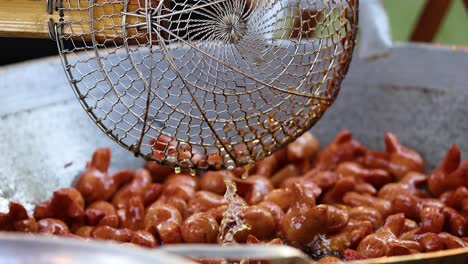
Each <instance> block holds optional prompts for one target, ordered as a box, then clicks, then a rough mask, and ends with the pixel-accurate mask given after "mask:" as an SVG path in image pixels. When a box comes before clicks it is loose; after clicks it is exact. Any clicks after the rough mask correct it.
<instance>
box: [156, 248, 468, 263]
mask: <svg viewBox="0 0 468 264" xmlns="http://www.w3.org/2000/svg"><path fill="white" fill-rule="evenodd" d="M162 250H163V251H165V252H167V253H171V254H173V255H177V256H187V257H188V256H190V257H194V258H201V259H217V258H225V259H234V260H236V259H239V256H242V257H243V258H245V259H251V260H268V261H269V262H270V263H271V264H285V263H291V264H293V263H294V264H307V263H313V262H314V261H313V260H311V259H310V258H308V256H307V255H305V254H304V253H302V252H301V251H300V250H297V249H295V248H292V247H287V246H277V245H268V246H265V245H263V246H262V245H239V246H230V247H221V246H210V245H180V246H168V247H163V248H162ZM346 263H347V264H358V263H359V264H378V263H385V264H417V263H426V264H444V263H450V264H466V263H468V248H457V249H451V250H444V251H438V252H431V253H422V254H413V255H409V256H396V257H384V258H375V259H369V260H359V261H350V262H346Z"/></svg>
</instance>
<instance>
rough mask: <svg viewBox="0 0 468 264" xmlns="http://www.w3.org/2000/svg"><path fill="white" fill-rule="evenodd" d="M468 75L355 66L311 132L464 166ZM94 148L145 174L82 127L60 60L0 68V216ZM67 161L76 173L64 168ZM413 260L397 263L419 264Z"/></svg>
mask: <svg viewBox="0 0 468 264" xmlns="http://www.w3.org/2000/svg"><path fill="white" fill-rule="evenodd" d="M466 69H468V52H466V51H461V50H458V51H456V50H452V49H450V48H434V47H432V46H425V45H399V46H396V47H394V48H393V49H392V50H391V53H390V55H389V56H387V57H383V58H380V59H378V60H375V61H361V60H355V61H353V63H352V65H351V67H350V72H349V75H348V78H347V79H346V81H345V82H344V83H343V88H342V90H341V95H340V96H339V97H338V100H337V101H336V103H335V104H334V105H333V107H331V109H330V110H329V111H328V112H327V114H326V115H325V116H324V117H323V118H322V119H321V121H320V122H319V123H318V124H317V126H316V127H314V128H313V130H312V131H313V132H314V133H316V134H317V135H318V137H319V139H320V140H321V143H322V144H325V143H328V142H329V141H330V140H331V138H332V137H334V136H335V135H336V133H337V132H338V131H340V130H342V129H350V130H352V131H353V133H354V135H355V137H356V138H358V139H359V140H361V141H363V142H364V143H365V144H366V145H368V146H369V147H372V148H382V147H383V133H384V132H385V131H392V132H395V133H396V134H397V135H398V136H399V137H400V138H401V140H402V142H403V143H404V144H406V145H409V146H410V147H412V148H414V149H416V150H418V151H419V152H420V153H422V155H423V156H424V158H425V159H426V160H427V163H428V168H433V167H434V166H436V165H437V164H438V163H439V162H440V161H441V160H442V157H443V155H444V154H445V151H446V150H447V148H448V147H449V146H450V145H451V144H452V143H456V144H458V145H459V146H460V147H461V149H462V152H463V157H464V158H465V159H466V158H467V157H468V133H466V131H468V122H467V118H466V114H467V113H468V104H467V103H466V102H467V101H468V90H467V89H466V85H467V83H468V75H467V74H466ZM49 138H52V139H53V140H46V139H49ZM97 147H111V149H112V151H113V152H112V153H113V155H114V158H113V162H112V163H111V170H112V171H115V170H118V169H122V168H126V167H133V168H137V167H140V166H141V165H142V161H141V160H140V159H136V158H134V157H133V156H132V155H131V154H130V153H129V152H127V151H125V150H123V149H122V148H120V147H119V146H118V145H117V144H116V143H115V142H113V141H112V140H110V139H108V138H106V137H102V133H101V131H100V130H99V129H98V128H97V127H96V126H95V125H94V124H93V122H92V121H91V120H89V119H88V118H86V114H85V113H84V112H83V111H82V109H81V108H80V106H79V105H78V103H77V102H76V99H75V98H74V95H73V92H72V91H71V89H70V88H69V86H68V83H67V80H66V78H65V77H64V76H63V74H62V70H61V69H60V60H59V59H58V58H50V59H47V60H39V61H34V62H29V63H24V64H19V65H14V66H8V67H3V68H0V182H1V183H2V184H0V211H5V210H6V209H7V202H8V201H9V200H16V201H19V202H21V203H25V204H27V205H29V206H28V207H29V208H30V209H31V208H32V206H33V204H34V203H37V202H40V201H43V200H46V199H48V198H49V197H50V195H51V192H52V191H53V190H55V189H57V188H59V187H62V186H69V185H70V184H71V182H72V181H73V179H74V177H76V175H77V174H78V173H79V172H80V171H81V170H82V169H83V168H84V165H85V162H86V161H87V160H89V158H90V156H91V154H92V152H93V151H94V149H96V148H97ZM69 162H73V164H72V165H70V166H65V165H67V163H69ZM454 254H455V253H454V252H449V251H442V252H438V253H437V254H436V253H433V254H426V255H424V256H425V257H431V258H432V259H433V260H431V261H434V262H427V261H428V260H424V263H452V261H455V260H456V259H459V260H460V259H461V260H462V261H464V260H466V258H467V256H468V254H467V253H463V254H462V255H456V256H455V255H454ZM452 255H453V256H452ZM435 256H439V257H440V259H439V260H436V259H435V258H434V257H435ZM418 257H420V256H418ZM411 259H412V256H406V257H401V258H399V259H397V262H395V263H417V262H416V261H417V260H411ZM405 261H406V262H405ZM453 263H464V262H453ZM465 263H466V262H465Z"/></svg>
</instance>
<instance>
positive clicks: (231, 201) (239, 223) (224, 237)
mask: <svg viewBox="0 0 468 264" xmlns="http://www.w3.org/2000/svg"><path fill="white" fill-rule="evenodd" d="M224 183H225V184H226V193H225V194H224V198H225V199H226V200H227V201H228V207H227V209H226V211H224V213H223V220H222V221H221V226H220V230H219V231H220V232H219V234H220V235H219V238H218V243H219V244H221V245H222V246H228V245H234V244H236V241H235V238H234V236H235V234H236V233H238V232H240V231H243V230H246V229H249V226H247V224H246V223H245V221H244V219H242V217H240V215H239V213H240V212H241V211H243V210H244V209H245V208H246V207H247V204H246V203H245V202H244V201H243V200H242V199H240V197H239V196H238V195H237V194H236V192H237V186H236V183H235V182H233V181H232V179H231V177H230V176H229V174H228V173H227V172H226V173H225V174H224Z"/></svg>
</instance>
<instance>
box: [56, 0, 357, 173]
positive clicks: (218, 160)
mask: <svg viewBox="0 0 468 264" xmlns="http://www.w3.org/2000/svg"><path fill="white" fill-rule="evenodd" d="M110 1H111V2H109V4H112V5H115V4H116V3H117V4H118V3H120V2H122V1H116V0H110ZM186 1H188V0H186ZM257 1H260V0H257ZM281 1H283V2H284V1H293V0H279V1H274V2H275V3H279V2H281ZM298 1H299V0H298ZM302 1H305V0H302ZM317 1H319V0H317ZM317 1H312V0H308V1H307V2H313V3H314V4H315V5H317V3H316V2H317ZM328 1H329V0H323V1H322V4H323V5H325V2H326V3H328V4H329V5H330V3H329V2H328ZM340 1H341V2H343V3H345V4H346V5H347V6H346V7H343V9H342V10H341V9H340V10H341V11H342V12H343V14H344V15H345V17H344V18H345V20H346V21H345V22H344V25H345V31H346V32H345V35H344V36H342V37H341V38H340V39H339V44H341V45H343V47H344V48H343V50H342V52H341V54H340V56H336V57H333V58H332V60H333V62H332V63H334V62H335V60H339V67H338V69H337V70H336V71H337V72H338V74H337V75H336V76H334V78H333V79H332V80H328V81H329V83H328V86H331V90H332V91H331V94H330V97H329V98H325V99H324V98H323V97H322V98H321V99H319V100H321V101H322V105H320V104H318V109H319V110H315V111H314V112H313V114H312V115H313V117H311V115H310V114H309V115H306V116H305V117H304V118H303V119H304V120H302V121H298V122H301V124H300V126H294V127H293V128H294V131H293V132H292V133H290V134H286V133H285V136H284V138H283V139H282V140H280V141H276V139H272V141H275V143H274V144H270V145H269V147H268V149H265V143H264V142H263V141H262V142H261V143H262V144H261V145H262V146H261V150H260V151H256V150H253V149H254V148H256V146H255V145H259V144H258V143H260V140H258V139H255V140H253V141H252V140H250V141H249V142H250V143H252V142H253V143H255V141H257V144H251V145H250V146H249V145H248V144H247V143H245V144H244V145H241V147H240V148H242V150H241V151H240V152H239V151H237V150H236V149H235V148H236V147H238V146H239V145H240V144H238V145H237V146H236V145H233V144H230V143H231V142H227V144H226V142H222V141H221V140H220V137H219V135H216V133H215V132H216V131H215V130H213V133H214V134H215V137H217V141H216V142H214V141H213V142H212V143H213V145H215V144H214V143H217V146H215V148H216V151H214V152H213V151H212V152H209V150H207V149H208V148H209V147H210V146H209V144H204V145H203V146H204V147H203V148H202V151H200V148H196V147H197V146H195V148H192V147H193V146H194V145H193V144H192V143H193V142H190V139H189V140H187V141H188V144H183V140H178V139H179V138H177V134H178V131H175V133H173V134H176V136H175V138H174V137H172V138H171V133H168V132H167V131H163V129H164V128H160V129H161V130H160V131H159V133H158V134H155V135H148V134H149V133H147V132H148V131H146V132H145V129H147V127H146V122H147V121H148V118H149V116H150V114H149V111H150V110H149V108H150V104H149V103H150V101H152V100H149V98H151V96H153V97H156V95H154V94H156V92H154V94H151V93H152V91H153V89H156V88H157V89H160V88H159V86H158V87H156V88H154V87H153V86H151V80H152V77H153V76H152V74H153V70H154V68H157V67H158V65H157V63H155V65H152V63H153V62H151V67H150V69H151V71H150V74H151V75H150V77H151V78H150V89H147V90H148V91H149V93H148V96H147V97H146V100H145V101H146V103H147V104H146V107H147V109H146V110H145V113H144V114H143V116H144V122H143V128H142V129H140V130H138V129H136V131H137V132H139V133H140V134H141V137H139V138H133V140H130V141H129V140H128V135H127V132H128V131H127V132H125V133H124V136H122V135H121V134H119V133H118V131H116V130H117V126H116V124H115V122H111V123H109V122H106V121H108V120H106V119H107V118H109V116H110V113H104V115H102V114H101V115H100V114H99V113H98V110H99V107H98V104H99V103H100V102H102V101H104V100H107V98H105V96H103V97H102V99H101V100H102V101H99V100H96V101H95V102H94V103H95V104H94V105H93V104H92V102H90V101H89V97H90V91H91V89H88V91H86V89H85V90H84V91H83V88H80V82H81V83H84V81H83V79H85V78H88V77H90V76H93V75H94V74H95V72H93V71H92V70H90V72H88V73H84V74H81V76H80V74H77V72H78V73H80V69H78V66H79V64H80V63H84V64H91V63H90V62H89V61H92V60H94V59H96V58H97V59H96V60H97V62H96V63H97V65H99V67H100V68H101V70H102V72H104V73H105V74H103V75H107V74H108V73H109V72H106V69H105V68H106V67H107V66H106V65H104V63H103V62H102V61H100V60H101V59H102V58H101V57H100V54H99V52H100V50H102V49H103V48H104V49H106V50H107V53H105V54H106V57H105V58H106V60H109V61H110V60H111V59H109V57H107V56H109V55H108V54H112V55H113V56H115V57H117V58H119V55H121V54H118V52H116V51H115V50H119V49H124V51H125V52H127V55H128V57H127V59H128V58H130V60H129V61H131V63H132V65H133V66H134V67H137V65H136V64H135V62H134V60H135V57H136V55H135V54H136V52H139V51H140V50H139V49H140V48H142V47H144V46H145V45H146V44H145V45H143V44H141V43H139V40H138V38H141V36H142V35H141V34H142V33H141V32H137V35H138V34H139V35H138V36H137V37H135V38H134V39H131V40H132V41H133V42H136V43H137V44H136V47H134V46H131V45H129V43H130V42H131V41H127V40H129V39H127V40H126V41H125V42H124V45H122V46H119V45H117V44H116V43H117V42H116V40H115V39H113V40H112V41H111V42H113V43H114V44H115V45H114V47H113V50H114V51H113V50H111V51H109V50H108V48H107V47H105V45H103V43H102V42H100V41H98V40H97V39H96V36H97V35H96V34H97V33H96V31H93V30H94V29H93V27H94V22H95V21H94V20H95V19H91V20H90V21H87V20H86V19H83V21H82V22H81V23H83V22H87V23H90V30H91V33H90V35H91V45H90V46H88V44H84V48H77V47H76V46H75V43H74V42H73V41H72V39H73V37H76V36H73V33H66V30H64V28H66V27H70V28H69V30H70V31H71V32H73V25H74V23H77V24H79V23H80V22H70V21H66V20H64V19H62V20H61V21H60V22H59V23H57V24H56V25H55V33H56V41H57V45H58V48H59V52H60V55H61V56H60V57H61V60H62V64H63V65H64V68H65V71H66V74H67V77H68V79H69V82H70V84H71V85H72V88H73V90H74V92H75V94H76V96H77V97H78V99H79V102H80V103H81V105H82V106H83V108H84V109H85V111H86V113H87V114H88V115H89V116H90V117H91V119H92V120H93V121H94V122H95V123H96V124H97V126H98V127H99V128H100V129H101V130H102V131H103V132H104V133H105V134H106V135H108V136H109V137H110V138H112V139H113V140H114V141H116V142H117V143H118V144H119V145H121V146H122V147H124V148H126V149H128V150H130V151H132V152H133V153H134V154H135V156H140V157H142V158H144V159H146V160H150V161H156V162H157V163H159V164H162V165H168V166H172V167H180V168H184V169H201V170H212V169H215V170H217V169H226V168H227V169H232V168H234V167H238V166H243V165H246V164H248V163H251V162H253V161H256V160H260V159H262V158H264V157H266V156H269V155H271V154H272V153H274V152H275V151H277V150H279V149H281V148H282V147H284V146H285V145H287V144H288V143H290V142H292V141H294V140H295V139H296V138H297V137H298V136H300V135H301V134H303V133H304V132H306V131H308V130H309V129H310V128H311V127H312V126H313V125H314V124H315V123H316V122H317V121H318V120H319V119H320V117H321V116H322V115H323V114H324V112H325V110H326V109H327V108H328V107H329V106H330V105H331V104H332V103H333V101H334V99H335V98H336V96H337V95H338V93H339V87H340V85H341V82H342V80H343V78H344V76H345V75H346V73H347V71H348V68H349V64H350V62H351V58H352V53H353V50H354V47H355V39H356V31H357V24H358V5H359V4H358V0H340ZM63 2H67V1H63ZM140 2H145V6H144V8H140V9H138V10H137V11H136V12H140V13H139V15H142V14H144V15H146V17H148V18H149V17H150V15H149V14H150V13H151V12H153V13H152V14H153V15H154V16H157V15H159V17H163V16H166V17H170V16H171V14H161V12H162V11H161V6H162V5H164V2H170V0H165V1H161V2H159V5H158V6H157V8H156V9H151V10H150V8H151V4H152V1H148V0H146V1H143V0H141V1H140ZM140 2H139V4H140ZM198 2H200V1H198ZM215 2H230V0H220V1H215ZM241 2H243V3H244V2H246V0H244V1H241ZM128 3H129V0H125V1H123V2H122V11H121V13H120V14H115V16H116V17H119V16H123V19H124V21H125V22H124V23H123V25H122V32H123V33H122V34H124V36H123V37H124V39H126V38H127V36H126V35H125V34H127V33H126V32H127V28H126V27H129V28H130V26H129V25H128V23H127V21H126V20H125V19H126V17H127V16H128V15H129V14H130V12H128V10H127V4H128ZM161 3H162V4H161ZM333 3H336V1H333ZM343 3H342V4H343ZM103 5H104V4H101V6H95V5H94V4H93V5H92V6H88V7H86V6H83V7H80V8H71V7H70V5H68V7H66V5H64V4H63V3H62V5H61V6H58V7H57V9H58V10H59V11H60V13H61V16H62V17H65V18H66V16H67V12H72V11H76V10H77V9H79V10H84V9H86V10H87V12H88V14H89V17H94V14H93V9H94V8H95V7H101V8H102V6H103ZM176 5H177V4H176ZM281 5H282V4H281ZM343 5H344V4H343ZM269 7H274V6H273V5H270V6H269ZM287 7H288V8H289V7H290V6H287ZM249 8H250V7H249ZM281 8H283V7H282V6H281ZM157 10H159V11H157ZM249 10H250V9H249ZM281 11H283V10H281ZM321 11H322V12H325V11H326V9H323V10H321ZM332 11H334V9H332ZM101 12H102V11H101ZM156 12H159V13H157V14H156ZM252 12H253V11H252ZM349 12H351V13H349ZM175 13H177V12H175ZM179 13H180V12H179ZM330 14H331V13H330ZM106 18H107V17H105V16H103V17H101V19H106ZM138 19H140V18H138ZM159 19H161V18H159ZM294 19H296V18H294ZM309 19H311V18H309ZM325 19H327V15H326V16H325ZM112 20H114V18H112ZM138 21H139V20H138ZM300 21H301V22H303V21H302V18H301V20H300ZM146 22H147V23H146V24H147V26H146V29H147V28H151V25H150V24H153V23H156V22H155V21H153V20H151V19H150V20H149V21H146ZM157 22H161V21H157ZM166 23H167V21H166ZM171 23H172V22H171ZM140 24H141V23H140ZM140 27H141V25H140ZM348 27H349V28H348ZM143 29H145V27H144V26H143ZM341 29H343V28H340V30H341ZM139 30H141V28H139ZM275 30H277V29H275ZM314 30H315V28H314ZM152 31H154V30H149V32H150V33H149V37H150V39H151V40H152V41H149V42H150V45H149V46H150V52H149V54H148V56H149V57H150V58H151V59H150V61H153V56H154V54H153V53H155V52H154V50H153V49H154V48H155V47H153V46H152V43H153V42H154V41H156V42H158V44H159V45H160V46H163V48H161V49H162V51H161V50H158V51H159V53H162V56H163V59H164V60H165V62H166V64H169V66H167V67H168V68H171V66H172V67H173V68H174V67H177V65H175V63H173V61H172V59H171V58H168V57H170V56H167V54H170V55H172V54H171V53H170V52H171V51H173V50H174V49H179V50H182V49H183V48H187V46H188V45H193V46H192V47H197V45H198V44H199V43H200V42H201V41H200V42H198V43H197V42H194V41H192V40H188V41H187V40H185V42H184V40H183V39H179V40H178V41H179V42H181V41H182V42H183V44H185V47H183V46H184V45H179V46H181V47H183V48H179V47H177V45H178V44H177V43H165V42H169V41H167V40H166V39H163V40H162V41H160V40H153V37H152V35H151V32H152ZM300 34H302V33H300ZM158 36H159V37H161V33H158ZM88 37H89V36H88ZM332 37H334V36H332ZM324 38H325V37H321V38H319V41H320V48H321V45H322V44H323V43H322V41H323V39H324ZM147 40H148V39H147ZM300 40H302V39H300ZM83 41H84V42H85V40H84V39H83ZM281 41H283V40H281ZM70 42H72V45H73V49H77V50H80V49H81V51H83V52H82V54H83V53H87V52H94V55H95V56H96V57H90V58H88V59H87V60H84V62H83V61H80V58H79V56H78V55H77V54H75V50H73V49H72V50H70V49H69V48H67V45H68V46H69V45H70ZM104 42H107V39H106V40H105V41H104ZM332 42H334V40H332ZM130 44H132V43H130ZM179 44H180V43H179ZM224 44H225V43H224ZM231 44H233V43H231ZM218 45H219V43H218ZM233 45H235V44H233ZM335 45H336V46H337V45H338V44H335ZM111 46H112V45H111ZM122 47H123V48H122ZM174 47H176V48H174ZM132 48H136V49H135V50H132ZM156 49H157V48H156ZM296 49H297V47H296ZM336 50H337V47H335V52H336ZM120 51H122V50H120ZM176 51H177V50H176ZM320 51H322V50H319V51H314V53H315V52H317V54H320ZM132 53H133V54H132ZM138 54H139V53H138ZM155 54H156V53H155ZM174 54H175V53H174ZM142 56H143V57H144V56H145V55H144V54H143V55H142ZM303 56H304V55H303ZM317 56H318V55H316V58H317ZM161 61H162V60H160V62H161ZM314 63H315V62H314ZM332 63H331V64H330V68H332V67H331V66H332ZM110 64H112V62H110ZM141 64H144V61H143V62H142V63H141ZM171 64H172V65H171ZM314 65H315V64H312V66H311V68H310V71H312V70H313V69H312V68H313V67H314ZM86 66H89V65H86ZM289 66H290V65H288V67H289ZM89 67H90V68H91V66H89ZM112 67H114V66H112ZM174 69H176V68H174ZM177 69H178V70H180V68H177ZM333 70H335V69H334V68H333ZM136 72H139V70H136ZM324 72H325V70H324ZM139 74H140V79H141V81H142V83H144V80H143V77H142V76H141V75H142V74H141V72H139ZM334 74H336V72H334ZM326 75H328V71H327V73H326ZM180 76H181V75H180ZM76 77H79V78H76ZM80 78H81V79H80ZM93 78H96V77H93ZM103 78H104V79H106V80H101V79H97V78H96V81H97V82H105V81H107V82H108V83H109V84H111V81H110V80H109V76H108V75H107V76H104V77H103ZM181 79H183V78H182V77H181ZM137 80H138V79H136V80H132V82H135V81H137ZM118 81H120V79H119V80H118ZM208 82H209V81H208ZM158 84H159V83H158ZM132 85H133V83H132ZM322 85H323V84H322ZM85 86H86V85H85ZM110 86H112V85H110ZM96 87H97V86H95V87H94V88H96ZM131 88H133V87H131ZM164 88H167V93H170V90H171V89H169V88H172V89H173V87H172V86H169V87H163V88H162V89H164ZM195 88H197V87H195ZM96 89H97V88H96ZM135 89H136V88H135ZM328 89H330V87H328ZM111 90H113V91H115V90H116V88H115V87H111ZM145 91H146V90H143V92H145ZM143 92H142V93H143ZM103 93H104V94H106V92H103ZM126 93H127V91H125V92H124V94H125V95H127V94H126ZM140 96H141V94H140ZM194 98H195V97H194ZM314 100H315V99H314ZM323 100H326V101H323ZM135 101H136V100H135ZM116 102H117V103H115V104H114V105H113V106H112V108H114V106H115V105H117V104H118V103H121V98H119V99H118V100H117V101H116ZM196 104H197V103H196ZM311 104H312V103H311V100H309V103H308V104H305V107H310V106H311ZM135 105H136V103H133V105H132V106H135ZM197 105H198V104H197ZM199 110H204V109H202V108H200V109H199ZM112 111H113V110H112ZM302 111H303V110H302ZM129 112H132V110H129V109H127V112H126V113H123V114H128V113H129ZM141 116H142V115H141V114H140V117H141ZM202 116H203V117H205V116H204V115H203V114H202ZM153 118H154V119H156V118H157V116H156V115H154V116H153ZM169 118H170V117H169ZM169 118H168V119H169ZM299 119H301V117H300V118H299ZM111 120H112V119H111ZM122 120H123V117H122ZM297 120H298V118H297V117H296V119H295V120H293V121H295V122H296V121H297ZM140 121H141V120H140ZM153 121H155V120H153ZM156 121H157V120H156ZM204 121H208V122H206V123H207V124H210V121H209V119H208V118H206V119H205V120H204ZM166 122H167V120H166ZM263 122H266V121H265V120H264V121H263ZM112 123H114V124H112ZM162 123H164V124H165V122H162ZM244 123H245V124H248V122H247V121H246V122H244ZM137 124H138V123H135V124H133V126H132V125H130V126H131V127H132V128H130V129H133V128H135V127H136V126H137ZM212 125H213V124H211V125H209V126H210V127H211V126H212ZM280 126H281V125H280ZM149 127H150V128H153V126H152V125H149ZM177 128H178V127H177ZM177 128H176V130H177ZM189 129H190V128H189ZM281 130H283V132H284V128H283V126H281ZM236 132H238V133H237V134H239V131H236ZM173 134H172V135H173ZM254 134H255V133H254ZM161 135H162V136H165V137H166V138H168V140H166V141H158V142H156V143H152V144H150V145H148V144H147V143H145V142H149V140H151V139H157V140H159V139H160V137H159V136H161ZM242 138H243V139H244V137H243V136H242ZM272 138H273V136H272ZM200 139H202V137H201V132H200ZM176 140H177V141H176ZM181 142H182V143H181ZM242 142H246V141H242ZM173 143H174V145H173ZM220 143H221V144H220ZM238 143H239V142H238ZM158 144H159V148H163V149H158V146H157V145H158ZM142 147H144V148H145V149H142ZM181 149H182V151H181ZM186 150H189V152H190V155H189V156H187V153H186V152H187V151H186ZM242 152H248V155H244V154H239V153H242ZM155 153H156V155H154V154H155ZM253 153H254V154H255V155H252V154H253ZM233 154H234V155H233ZM211 155H214V156H213V157H214V160H215V161H210V157H211ZM216 155H217V156H216ZM241 155H242V157H243V158H239V157H241ZM181 156H182V158H181ZM244 157H247V158H248V159H247V158H244ZM170 158H172V159H170ZM197 159H198V160H197Z"/></svg>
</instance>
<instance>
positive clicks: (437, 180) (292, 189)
mask: <svg viewBox="0 0 468 264" xmlns="http://www.w3.org/2000/svg"><path fill="white" fill-rule="evenodd" d="M385 145H386V147H385V150H384V151H376V150H371V149H367V148H366V147H365V146H364V145H363V144H362V143H360V142H359V141H357V140H355V139H353V137H352V134H351V132H349V131H343V132H341V133H340V134H339V135H338V136H337V137H336V138H335V139H334V141H333V142H332V143H331V144H330V145H328V146H326V147H325V148H323V149H322V150H320V149H319V144H318V141H317V140H316V138H315V137H314V136H313V135H312V134H310V133H306V134H304V135H303V136H301V137H300V138H298V139H297V140H296V141H295V142H293V143H291V144H289V145H288V146H287V147H285V148H284V149H282V150H280V151H278V152H276V153H275V154H273V155H272V156H270V157H268V158H265V159H263V160H261V161H259V162H257V163H256V164H255V165H254V166H253V167H252V168H250V169H249V172H248V173H249V177H248V178H246V179H243V178H242V177H241V176H242V175H243V174H244V173H245V168H238V169H235V170H233V171H211V172H206V173H203V174H201V175H196V176H191V175H190V173H187V172H184V171H183V172H182V173H180V174H175V173H174V171H173V169H171V168H168V167H164V166H161V165H158V164H156V163H147V166H146V168H143V169H139V170H136V171H133V170H123V171H119V172H117V173H114V174H111V173H109V172H108V168H109V164H110V160H111V153H110V150H109V149H98V150H96V152H95V153H94V155H93V157H92V160H91V161H90V162H89V163H88V164H87V167H86V170H85V172H84V173H83V174H82V175H80V176H79V178H78V180H77V182H76V184H75V186H74V187H73V188H64V189H61V190H58V191H56V192H54V193H53V195H52V198H51V199H50V200H48V201H46V202H43V203H40V204H38V205H37V206H36V208H35V210H34V214H33V216H30V215H28V213H27V211H26V210H25V209H24V207H23V206H21V205H20V204H18V203H15V202H11V203H10V210H9V212H8V213H5V214H0V231H16V232H33V233H34V232H39V233H48V234H52V235H60V236H67V237H76V238H85V239H88V238H93V239H102V240H114V241H117V242H120V243H133V244H137V245H140V246H144V247H150V248H153V247H157V246H158V245H161V244H176V243H217V242H218V237H219V226H220V224H221V220H222V218H223V212H224V211H225V209H226V208H227V204H228V202H227V201H226V199H225V198H224V196H223V194H224V193H225V191H226V186H225V183H224V181H223V177H230V178H231V179H232V180H233V181H234V182H235V183H236V184H237V188H238V195H239V196H240V197H242V198H243V199H244V200H245V202H246V203H247V204H248V207H246V208H245V209H243V210H242V211H240V212H239V214H240V217H242V218H243V219H244V221H245V223H246V224H247V225H248V226H249V229H248V230H244V231H241V232H239V233H237V234H236V235H235V239H236V240H237V241H238V242H239V243H265V244H288V245H292V246H295V247H297V248H300V249H302V250H303V251H304V252H306V253H308V254H309V255H311V256H313V257H314V258H316V259H319V262H321V263H331V262H335V261H340V260H357V259H366V258H375V257H382V256H396V255H405V254H413V253H418V252H431V251H438V250H444V249H452V248H460V247H468V160H465V161H462V160H461V153H460V150H459V148H458V147H457V146H455V145H454V146H452V147H451V148H450V149H449V150H448V152H447V155H446V157H445V159H444V160H443V161H442V163H441V164H440V165H439V166H438V167H437V168H436V169H435V170H433V171H432V172H430V173H428V174H425V173H424V171H425V164H424V160H423V159H422V158H421V156H420V155H419V154H418V153H417V152H415V151H414V150H411V149H409V148H407V147H405V146H404V145H402V144H401V143H400V142H399V140H398V138H397V137H396V136H395V135H393V134H391V133H386V134H385Z"/></svg>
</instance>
